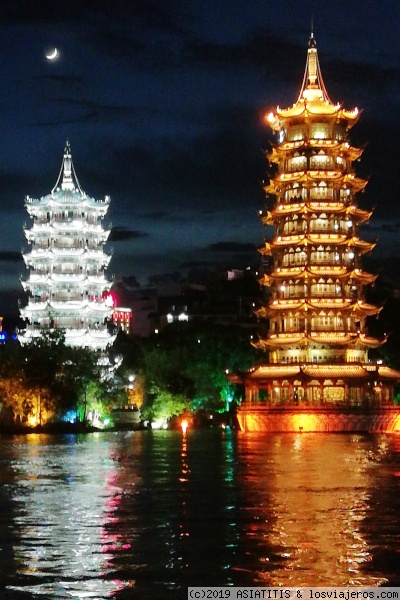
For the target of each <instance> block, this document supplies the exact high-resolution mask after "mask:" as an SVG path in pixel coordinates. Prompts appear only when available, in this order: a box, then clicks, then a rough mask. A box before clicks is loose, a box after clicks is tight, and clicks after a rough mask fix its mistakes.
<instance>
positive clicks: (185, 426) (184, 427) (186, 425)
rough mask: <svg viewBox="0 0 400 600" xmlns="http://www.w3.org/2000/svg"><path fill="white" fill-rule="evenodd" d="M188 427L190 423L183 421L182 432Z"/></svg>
mask: <svg viewBox="0 0 400 600" xmlns="http://www.w3.org/2000/svg"><path fill="white" fill-rule="evenodd" d="M188 427H189V423H188V422H187V421H182V422H181V429H182V433H186V431H187V428H188Z"/></svg>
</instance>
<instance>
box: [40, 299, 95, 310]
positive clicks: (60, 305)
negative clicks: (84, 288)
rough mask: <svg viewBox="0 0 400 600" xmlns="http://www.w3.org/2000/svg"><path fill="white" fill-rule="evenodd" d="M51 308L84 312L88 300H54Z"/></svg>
mask: <svg viewBox="0 0 400 600" xmlns="http://www.w3.org/2000/svg"><path fill="white" fill-rule="evenodd" d="M49 304H50V306H51V307H52V308H54V309H55V310H61V311H63V310H68V311H71V310H77V311H78V310H82V309H83V308H84V307H85V306H86V300H80V301H79V300H61V299H60V298H52V299H51V300H50V302H49Z"/></svg>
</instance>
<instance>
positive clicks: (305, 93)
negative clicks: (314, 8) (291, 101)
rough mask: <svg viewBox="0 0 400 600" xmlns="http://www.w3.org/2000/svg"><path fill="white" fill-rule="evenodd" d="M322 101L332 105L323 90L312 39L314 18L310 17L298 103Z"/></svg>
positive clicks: (315, 47)
mask: <svg viewBox="0 0 400 600" xmlns="http://www.w3.org/2000/svg"><path fill="white" fill-rule="evenodd" d="M303 99H305V100H309V101H310V100H318V99H319V100H322V101H324V102H328V103H329V104H332V102H331V101H330V99H329V96H328V93H327V91H326V88H325V84H324V80H323V79H322V73H321V69H320V66H319V60H318V51H317V42H316V40H315V37H314V18H313V17H311V33H310V37H309V40H308V51H307V62H306V68H305V71H304V77H303V83H302V86H301V90H300V94H299V98H298V101H301V100H303Z"/></svg>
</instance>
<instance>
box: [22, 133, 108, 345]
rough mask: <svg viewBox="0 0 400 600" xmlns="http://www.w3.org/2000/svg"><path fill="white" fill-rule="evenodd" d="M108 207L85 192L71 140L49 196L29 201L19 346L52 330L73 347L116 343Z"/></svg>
mask: <svg viewBox="0 0 400 600" xmlns="http://www.w3.org/2000/svg"><path fill="white" fill-rule="evenodd" d="M109 204H110V198H109V197H108V196H106V197H105V199H104V200H95V199H93V198H91V197H90V196H88V195H87V194H86V193H85V192H84V191H83V190H82V188H81V187H80V185H79V182H78V179H77V176H76V173H75V169H74V166H73V163H72V157H71V149H70V145H69V143H68V142H67V143H66V146H65V150H64V156H63V161H62V165H61V170H60V174H59V177H58V180H57V183H56V185H55V186H54V188H53V189H52V191H51V193H50V194H48V195H47V196H44V197H42V198H40V199H33V198H30V197H29V196H28V197H27V198H26V200H25V207H26V210H27V212H28V214H29V216H30V217H31V219H32V221H33V224H32V226H31V227H30V228H27V229H25V236H26V239H27V240H28V242H29V243H30V251H29V252H26V253H23V258H24V261H25V264H26V266H27V268H28V269H29V276H28V278H27V280H26V281H23V282H22V285H23V287H24V290H25V291H27V292H28V294H29V298H28V304H27V306H25V307H24V308H22V309H21V311H20V312H21V317H22V318H23V319H25V320H26V323H27V325H26V329H25V331H23V332H22V333H21V334H20V335H19V339H20V341H21V343H24V342H28V341H30V340H31V339H32V338H33V337H35V336H39V335H41V333H42V332H44V331H49V330H53V329H60V330H63V331H64V332H65V339H66V343H67V344H68V345H70V346H76V347H88V348H92V349H94V350H99V351H104V350H105V349H106V348H107V347H108V346H110V345H111V344H112V343H113V341H114V339H115V336H114V335H112V334H111V333H110V332H109V329H108V322H109V321H110V320H111V317H112V312H113V306H112V305H110V301H109V296H110V295H109V294H107V291H108V290H109V288H110V285H111V284H110V283H109V281H108V280H107V278H106V269H107V266H108V264H109V261H110V258H111V256H110V255H108V254H106V253H105V252H104V245H105V243H106V241H107V238H108V235H109V230H105V229H104V228H103V226H102V221H103V219H104V217H105V216H106V214H107V211H108V208H109Z"/></svg>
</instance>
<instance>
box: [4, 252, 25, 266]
mask: <svg viewBox="0 0 400 600" xmlns="http://www.w3.org/2000/svg"><path fill="white" fill-rule="evenodd" d="M0 261H1V262H11V263H16V262H22V254H21V253H20V252H14V251H12V250H10V251H4V250H3V251H2V252H0Z"/></svg>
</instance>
